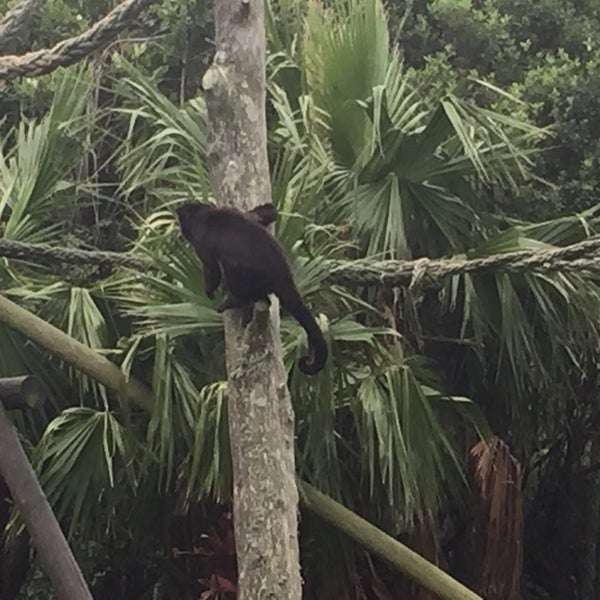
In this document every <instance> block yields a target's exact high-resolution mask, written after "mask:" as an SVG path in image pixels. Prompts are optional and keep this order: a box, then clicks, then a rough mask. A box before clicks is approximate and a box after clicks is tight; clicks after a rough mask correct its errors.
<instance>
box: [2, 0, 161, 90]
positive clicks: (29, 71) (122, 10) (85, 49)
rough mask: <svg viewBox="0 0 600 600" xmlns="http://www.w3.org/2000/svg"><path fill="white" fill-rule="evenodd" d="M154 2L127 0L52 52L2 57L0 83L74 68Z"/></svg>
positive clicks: (59, 44) (54, 48)
mask: <svg viewBox="0 0 600 600" xmlns="http://www.w3.org/2000/svg"><path fill="white" fill-rule="evenodd" d="M151 2H152V0H125V2H122V3H121V4H119V5H118V6H117V7H116V8H115V9H113V10H112V11H111V12H110V13H109V14H108V15H106V17H104V18H103V19H100V21H98V22H97V23H94V25H92V26H91V27H90V28H89V29H88V30H87V31H84V32H83V33H82V34H80V35H78V36H75V37H72V38H68V39H66V40H63V41H62V42H59V43H58V44H56V45H55V46H54V47H52V48H44V49H42V50H37V51H36V52H28V53H27V54H23V55H22V56H15V55H10V56H2V57H0V80H9V79H13V78H15V77H20V76H28V77H34V76H36V75H43V74H44V73H50V71H53V70H54V69H56V68H57V67H65V66H68V65H72V64H74V63H76V62H78V61H80V60H81V59H83V58H85V57H86V56H88V55H89V54H91V53H92V52H95V51H96V50H98V49H100V48H102V47H103V46H105V45H106V44H107V43H108V42H110V41H111V40H112V39H113V38H114V37H115V36H116V35H117V34H118V33H119V32H120V31H121V30H122V29H124V28H125V27H126V26H127V25H128V24H129V23H130V22H131V21H132V20H133V18H134V17H135V16H136V15H137V14H138V13H139V12H140V11H141V10H142V9H143V8H145V7H146V6H148V5H149V4H151Z"/></svg>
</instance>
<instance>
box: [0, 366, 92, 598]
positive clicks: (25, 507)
mask: <svg viewBox="0 0 600 600" xmlns="http://www.w3.org/2000/svg"><path fill="white" fill-rule="evenodd" d="M32 380H33V378H29V377H21V378H10V380H9V381H8V383H7V380H6V379H4V380H3V382H2V383H0V390H2V389H4V391H8V392H9V395H10V394H11V393H12V394H13V396H14V397H13V402H16V403H17V404H21V405H24V404H25V399H24V398H21V399H19V398H18V397H17V396H16V393H17V390H18V389H21V390H22V391H24V392H25V394H26V395H27V394H30V393H31V392H32V391H33V390H35V389H37V390H40V389H41V386H40V385H39V384H38V383H36V382H34V381H32ZM1 400H2V398H0V473H1V474H2V477H3V478H4V480H5V481H6V484H7V485H8V488H9V489H10V493H11V495H12V497H13V500H14V502H15V505H16V507H17V510H18V511H19V514H20V515H21V517H22V519H23V521H24V523H25V526H26V527H27V530H28V531H29V534H30V535H31V539H32V540H33V544H34V546H35V548H36V550H37V552H38V556H39V558H40V562H41V564H42V567H43V569H44V571H45V572H46V573H47V574H48V577H49V578H50V580H51V581H52V584H53V585H54V588H55V590H56V594H57V597H58V598H59V599H60V600H92V595H91V594H90V591H89V589H88V587H87V584H86V583H85V580H84V579H83V575H82V574H81V570H80V569H79V566H78V565H77V563H76V561H75V558H74V556H73V553H72V552H71V549H70V548H69V545H68V544H67V540H66V539H65V536H64V535H63V532H62V531H61V529H60V526H59V524H58V521H57V520H56V517H55V516H54V513H53V512H52V509H51V508H50V504H48V500H47V499H46V496H45V495H44V491H43V490H42V488H41V486H40V484H39V483H38V480H37V478H36V476H35V473H34V472H33V469H32V468H31V465H30V464H29V460H28V459H27V455H26V454H25V451H24V450H23V447H22V446H21V442H20V440H19V437H18V436H17V432H16V431H15V428H14V427H13V425H12V423H11V422H10V419H9V418H8V415H7V414H6V411H5V409H4V406H3V403H2V402H1ZM19 400H20V401H21V402H19ZM38 400H39V398H38Z"/></svg>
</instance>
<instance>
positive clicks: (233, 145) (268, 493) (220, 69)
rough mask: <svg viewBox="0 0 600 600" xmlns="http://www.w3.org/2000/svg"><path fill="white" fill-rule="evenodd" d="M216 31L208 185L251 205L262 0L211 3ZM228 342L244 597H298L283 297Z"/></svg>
mask: <svg viewBox="0 0 600 600" xmlns="http://www.w3.org/2000/svg"><path fill="white" fill-rule="evenodd" d="M215 29H216V54H215V57H214V61H213V64H212V66H211V67H210V68H209V70H208V71H207V72H206V74H205V76H204V79H203V86H204V89H205V92H206V102H207V108H208V117H209V149H208V165H209V170H210V176H211V183H212V189H213V193H214V196H215V198H216V200H217V203H218V204H220V205H230V206H235V207H237V208H240V209H248V208H252V207H254V206H256V205H258V204H262V203H264V202H270V201H271V185H270V178H269V166H268V161H267V140H266V118H265V98H266V92H265V32H264V7H263V0H215ZM249 251H251V249H249ZM232 313H233V314H232ZM225 340H226V346H227V357H226V360H227V372H228V378H229V394H228V398H229V402H228V408H229V437H230V445H231V454H232V462H233V480H234V483H233V488H234V489H233V496H234V522H235V540H236V550H237V558H238V570H239V575H238V594H239V596H238V597H239V598H240V600H264V599H267V598H273V599H277V600H280V599H282V598H285V599H286V600H300V598H301V582H300V568H299V556H298V555H299V552H298V538H297V504H298V491H297V488H296V482H295V468H294V413H293V410H292V405H291V400H290V396H289V392H288V389H287V387H286V374H285V370H284V368H283V363H282V350H281V340H280V337H279V304H278V302H277V300H276V299H275V298H273V301H272V303H271V307H270V309H268V308H267V307H266V305H265V304H264V303H259V304H258V305H257V306H256V307H255V310H254V319H253V321H252V322H251V323H250V324H249V325H248V327H247V328H245V329H244V327H243V326H242V325H241V320H240V315H239V313H238V311H228V314H226V316H225Z"/></svg>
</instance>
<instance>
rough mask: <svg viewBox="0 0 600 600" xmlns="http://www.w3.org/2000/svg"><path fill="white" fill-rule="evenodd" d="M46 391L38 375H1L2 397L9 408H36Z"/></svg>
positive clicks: (5, 405)
mask: <svg viewBox="0 0 600 600" xmlns="http://www.w3.org/2000/svg"><path fill="white" fill-rule="evenodd" d="M46 393H47V392H46V389H45V386H44V385H43V384H42V382H41V381H40V380H39V379H38V378H37V377H33V376H31V375H22V376H21V377H0V399H1V400H2V403H3V404H4V408H6V409H7V410H11V409H15V408H34V407H35V406H37V405H38V404H39V403H40V402H41V401H42V400H43V399H44V398H45V397H46Z"/></svg>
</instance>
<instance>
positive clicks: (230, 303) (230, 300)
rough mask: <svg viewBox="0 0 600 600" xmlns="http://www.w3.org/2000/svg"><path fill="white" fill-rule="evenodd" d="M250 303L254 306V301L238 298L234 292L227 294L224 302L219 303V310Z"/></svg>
mask: <svg viewBox="0 0 600 600" xmlns="http://www.w3.org/2000/svg"><path fill="white" fill-rule="evenodd" d="M248 304H249V305H250V306H252V302H250V303H249V302H248V301H247V300H240V298H237V297H236V296H234V295H233V294H228V295H227V296H225V298H224V300H223V302H221V304H219V307H218V308H217V312H220V313H222V312H225V311H226V310H229V309H230V308H244V306H248Z"/></svg>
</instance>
